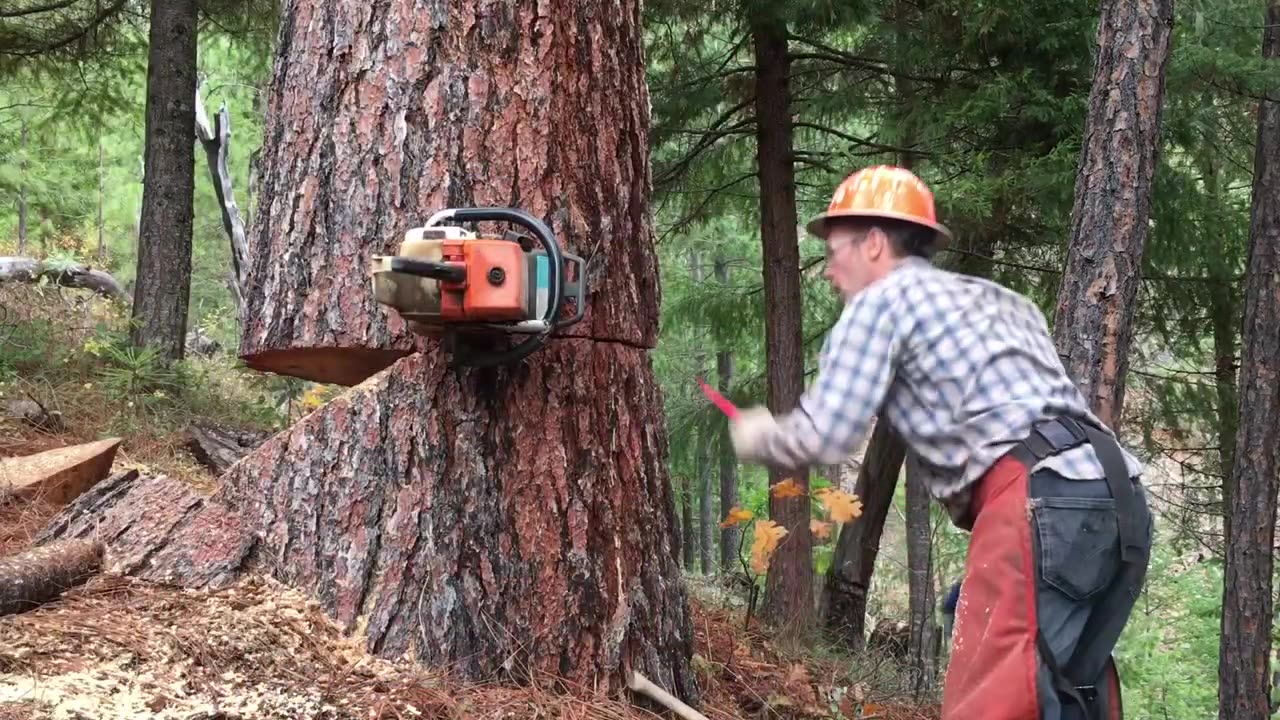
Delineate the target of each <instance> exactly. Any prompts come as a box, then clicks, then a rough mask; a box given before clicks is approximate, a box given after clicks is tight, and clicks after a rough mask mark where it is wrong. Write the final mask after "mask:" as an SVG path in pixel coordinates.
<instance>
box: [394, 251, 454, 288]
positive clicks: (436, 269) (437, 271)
mask: <svg viewBox="0 0 1280 720" xmlns="http://www.w3.org/2000/svg"><path fill="white" fill-rule="evenodd" d="M391 272H397V273H404V274H406V275H416V276H418V277H424V278H431V279H432V280H443V281H445V282H462V281H463V280H466V279H467V269H466V268H464V267H462V266H461V265H454V264H453V263H442V262H435V261H434V260H414V259H413V258H407V257H393V258H391Z"/></svg>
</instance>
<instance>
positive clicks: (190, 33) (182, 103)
mask: <svg viewBox="0 0 1280 720" xmlns="http://www.w3.org/2000/svg"><path fill="white" fill-rule="evenodd" d="M197 5H198V3H197V2H196V0H153V2H152V3H151V20H150V56H149V58H148V60H147V128H146V134H147V144H146V157H145V160H144V164H145V168H146V169H145V172H144V180H143V185H142V219H141V221H140V231H139V239H138V264H137V275H136V277H137V280H136V281H135V284H134V292H133V319H134V320H135V321H137V323H138V325H137V326H136V328H135V329H134V330H133V331H132V341H133V343H134V344H135V345H141V346H147V347H155V348H157V349H158V350H159V351H160V353H161V356H162V357H164V358H168V359H171V360H178V359H181V358H182V356H183V349H184V348H185V341H186V337H187V302H188V299H189V298H190V296H191V228H192V222H193V216H192V213H193V205H194V202H195V147H194V141H195V117H196V116H195V112H196V111H195V93H196V19H197Z"/></svg>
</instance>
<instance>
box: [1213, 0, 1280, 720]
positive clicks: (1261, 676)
mask: <svg viewBox="0 0 1280 720" xmlns="http://www.w3.org/2000/svg"><path fill="white" fill-rule="evenodd" d="M1265 17H1266V23H1265V25H1266V30H1265V31H1264V32H1263V41H1262V53H1263V57H1264V58H1267V59H1268V61H1269V65H1271V66H1272V67H1277V66H1280V0H1269V2H1268V3H1267V13H1266V16H1265ZM1273 75H1274V73H1273ZM1277 98H1280V83H1278V84H1276V85H1275V86H1273V89H1272V91H1271V93H1270V99H1268V100H1263V101H1262V102H1260V103H1259V107H1258V135H1257V138H1258V140H1257V145H1256V149H1255V152H1254V160H1253V172H1254V177H1253V212H1252V221H1251V223H1250V227H1249V265H1248V268H1249V270H1248V279H1247V280H1246V282H1245V298H1244V332H1243V336H1242V342H1241V365H1240V425H1239V430H1238V432H1237V436H1236V452H1235V456H1234V467H1233V468H1232V475H1233V480H1234V482H1233V486H1232V491H1231V506H1230V513H1231V535H1230V542H1229V543H1228V545H1227V553H1226V566H1225V572H1224V573H1223V598H1222V640H1221V645H1220V648H1219V653H1220V654H1219V657H1220V660H1219V665H1218V682H1219V688H1220V689H1219V692H1218V708H1219V709H1218V712H1219V717H1221V718H1224V720H1225V719H1227V718H1230V719H1231V720H1237V719H1239V720H1262V719H1263V718H1268V717H1271V716H1272V714H1273V713H1274V711H1273V710H1272V708H1271V707H1270V702H1269V701H1270V699H1271V692H1272V689H1273V688H1272V687H1271V686H1270V685H1271V680H1272V678H1271V677H1270V670H1271V667H1270V665H1271V642H1270V641H1271V630H1272V624H1273V621H1274V617H1273V615H1272V612H1273V606H1274V602H1273V596H1272V592H1273V585H1272V577H1273V574H1272V573H1273V567H1274V564H1275V559H1274V557H1273V552H1272V548H1273V547H1274V542H1275V527H1276V482H1277V480H1276V478H1277V475H1280V333H1277V331H1276V328H1277V327H1280V99H1277Z"/></svg>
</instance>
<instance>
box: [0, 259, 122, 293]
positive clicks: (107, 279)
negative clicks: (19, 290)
mask: <svg viewBox="0 0 1280 720" xmlns="http://www.w3.org/2000/svg"><path fill="white" fill-rule="evenodd" d="M41 278H47V279H48V281H49V282H51V283H53V284H54V285H60V286H62V287H67V288H80V289H82V290H92V291H93V292H96V293H98V294H99V295H102V296H103V297H107V298H111V299H112V300H115V301H117V302H121V303H124V304H125V305H128V304H130V302H131V301H132V299H131V298H130V297H129V293H127V292H125V290H124V286H123V285H121V284H120V282H119V281H118V280H116V279H115V278H114V277H112V276H111V274H110V273H107V272H104V271H102V270H94V269H93V268H91V267H89V266H87V265H81V264H79V263H56V264H55V263H44V262H41V261H39V260H36V259H34V258H29V257H19V256H8V257H0V282H29V283H34V282H39V281H40V279H41Z"/></svg>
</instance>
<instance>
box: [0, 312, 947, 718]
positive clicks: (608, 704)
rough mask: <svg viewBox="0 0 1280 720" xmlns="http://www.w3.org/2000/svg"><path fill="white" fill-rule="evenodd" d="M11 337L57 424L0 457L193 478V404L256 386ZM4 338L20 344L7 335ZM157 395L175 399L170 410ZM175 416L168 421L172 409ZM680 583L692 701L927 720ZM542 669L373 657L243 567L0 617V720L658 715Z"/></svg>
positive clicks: (37, 510) (94, 590)
mask: <svg viewBox="0 0 1280 720" xmlns="http://www.w3.org/2000/svg"><path fill="white" fill-rule="evenodd" d="M3 299H4V298H0V300H3ZM10 299H11V298H10ZM9 307H10V308H14V307H20V308H32V307H39V305H33V304H22V305H15V304H9ZM61 319H62V318H50V317H43V318H30V320H31V321H32V323H31V324H29V325H27V326H26V328H27V330H26V331H30V329H31V328H50V327H55V326H56V325H61V323H58V322H57V321H58V320H61ZM50 320H53V321H54V322H55V325H50V324H48V321H50ZM19 330H22V328H21V326H19ZM26 331H24V332H26ZM44 332H45V331H44V330H43V329H42V330H40V333H44ZM40 333H37V334H40ZM14 337H17V340H18V341H21V343H25V352H26V353H27V354H26V356H25V359H24V358H19V360H20V361H21V362H19V361H13V363H12V364H13V366H14V367H16V370H17V374H16V375H10V379H9V381H8V387H7V388H6V387H5V385H6V383H5V377H4V375H3V371H4V370H5V367H4V362H3V361H5V360H6V359H10V360H11V359H12V358H13V356H12V355H10V356H9V358H5V357H0V400H6V399H12V398H14V397H19V398H20V397H22V396H24V395H37V394H39V395H40V396H42V397H43V398H45V399H46V400H47V399H48V398H50V397H53V398H56V400H57V403H56V404H57V408H58V409H59V410H60V411H61V413H62V416H63V418H64V419H65V420H66V421H67V422H66V426H65V427H64V428H62V429H61V430H60V431H59V432H49V431H47V430H39V429H35V428H33V427H31V426H30V425H29V424H28V423H25V422H23V421H22V420H17V419H12V418H0V458H4V457H16V456H24V455H30V454H34V453H37V452H42V451H44V450H49V449H53V448H57V447H64V446H69V445H74V444H78V443H83V442H88V441H92V440H97V439H100V438H102V437H107V436H115V437H121V438H122V440H123V442H122V443H121V445H120V447H119V450H118V451H117V454H116V457H115V462H114V466H113V468H112V471H113V472H120V471H122V470H125V469H130V468H137V469H140V470H143V471H148V472H152V473H157V472H160V473H165V474H168V475H170V476H172V477H177V478H179V479H182V480H185V481H187V482H189V483H191V484H193V485H196V486H201V487H203V488H204V489H206V490H207V489H210V488H212V486H213V485H215V484H216V478H215V477H214V476H213V474H212V473H211V472H209V471H208V470H206V469H204V468H203V466H201V465H200V464H199V463H198V462H196V461H195V459H194V458H193V457H191V456H190V455H189V454H187V452H186V450H185V449H184V434H183V433H182V432H181V430H180V429H179V428H180V426H181V424H182V421H187V420H189V419H190V418H188V417H186V416H187V415H193V414H194V415H196V416H200V417H204V418H208V419H213V420H215V421H225V420H227V419H229V418H228V417H227V412H230V410H229V408H230V406H229V405H227V404H226V403H227V398H234V397H237V396H238V395H244V394H246V393H257V392H258V391H257V390H256V389H254V388H248V389H246V387H244V386H243V385H242V384H239V383H240V381H238V380H237V381H234V383H236V384H235V385H234V386H217V387H210V388H205V389H203V390H202V391H201V392H202V393H203V395H201V396H200V397H204V398H207V402H204V404H203V405H202V404H201V402H200V397H197V402H195V403H194V405H195V406H196V409H193V408H192V407H191V406H192V404H193V403H192V401H191V400H190V398H189V397H184V398H182V399H181V400H180V401H177V399H176V398H175V399H173V400H172V401H170V400H165V399H164V398H160V400H159V401H157V402H155V403H153V404H150V405H144V402H151V401H152V395H151V394H148V395H147V396H145V397H144V396H143V395H140V394H137V393H136V392H134V391H133V390H131V389H130V388H132V387H133V385H132V384H130V383H132V382H133V381H132V380H129V382H125V381H123V380H120V378H121V377H123V376H122V375H121V374H119V373H117V374H114V375H113V374H110V373H107V372H105V371H104V368H106V367H108V366H111V367H114V368H116V369H119V368H121V367H125V368H132V369H131V370H129V372H130V373H132V375H133V376H138V375H142V374H145V373H146V372H148V369H147V367H146V366H145V363H142V362H141V361H139V360H138V359H137V358H127V357H126V358H120V357H116V358H114V359H112V358H107V360H105V361H104V360H103V359H102V356H101V355H99V354H96V353H100V352H101V350H100V346H98V345H95V342H96V341H95V336H94V334H93V332H92V331H91V330H89V329H87V327H86V328H81V329H79V330H77V331H76V333H75V336H74V337H68V336H67V335H66V334H65V333H56V332H55V333H51V334H47V335H40V336H39V337H37V336H36V335H33V334H30V333H29V332H28V334H27V335H22V334H21V333H19V335H17V336H15V335H13V334H12V333H11V334H10V336H9V338H10V340H12V339H13V338H14ZM15 342H16V341H15ZM15 346H18V347H23V346H22V345H13V344H11V345H10V346H9V347H15ZM0 355H3V353H0ZM21 363H27V364H26V365H23V364H21ZM33 363H34V364H33ZM10 372H13V370H11V371H10ZM15 377H16V379H14V378H15ZM217 377H220V376H219V374H218V373H217V372H213V373H211V374H208V375H205V376H203V379H204V381H205V382H214V381H213V380H209V378H217ZM126 380H128V378H126ZM112 381H117V384H116V385H111V384H110V382H112ZM15 385H18V386H20V387H15ZM165 402H173V406H172V408H171V410H169V411H167V412H169V413H170V415H169V416H166V415H163V413H164V412H166V411H165V410H164V403H165ZM142 407H146V408H150V410H148V412H152V415H150V416H148V417H147V419H146V421H145V422H134V421H132V420H131V419H130V418H131V417H132V416H131V414H130V413H131V412H132V411H134V410H135V409H136V408H142ZM157 408H159V409H157ZM179 416H180V417H179ZM175 417H176V419H177V420H178V422H170V421H172V420H174V419H175ZM57 509H58V508H56V507H52V506H48V505H37V504H21V503H19V502H15V501H10V502H8V503H7V504H5V503H0V557H4V556H7V555H10V554H12V553H15V552H18V551H21V550H22V549H24V548H26V547H27V546H28V545H29V543H30V541H31V539H32V537H34V536H35V534H36V533H38V532H39V530H40V529H41V528H42V527H43V526H44V525H45V523H46V522H47V520H48V519H49V518H50V517H51V516H52V515H53V514H54V513H55V512H56V511H57ZM687 584H688V587H689V590H690V600H691V604H692V610H693V615H694V626H695V631H696V644H695V655H694V657H693V667H694V669H695V672H696V673H697V676H698V682H699V686H700V692H701V696H702V697H701V701H700V702H699V703H698V709H699V711H700V712H702V713H703V714H705V715H706V717H708V718H710V719H711V720H727V719H730V718H777V719H779V720H782V719H787V718H796V719H799V718H867V719H871V718H879V719H881V720H930V719H932V718H936V717H937V711H936V708H935V707H916V706H913V705H910V704H901V703H897V702H895V701H893V700H891V699H890V698H891V697H892V696H893V695H895V694H898V693H897V692H896V688H897V687H898V686H899V679H898V677H897V674H896V672H894V671H893V670H892V669H891V668H890V667H889V665H891V664H892V663H891V661H886V660H883V659H880V660H876V659H872V658H871V657H870V656H865V657H859V658H854V657H850V656H848V655H843V654H841V653H839V652H835V651H830V650H827V649H823V648H821V647H818V648H817V649H806V650H798V651H794V652H784V651H783V650H781V649H779V648H778V647H777V646H775V644H774V643H773V642H771V640H770V637H769V635H768V633H767V632H764V631H763V630H761V629H760V628H759V627H757V626H755V625H754V624H753V625H752V626H751V627H750V628H744V624H743V621H744V619H745V615H746V612H745V609H744V608H743V607H742V603H741V599H740V598H736V597H734V596H733V595H732V594H731V593H729V592H727V591H725V590H723V589H722V588H720V587H718V586H717V585H716V583H715V581H714V580H713V579H703V578H699V577H692V576H691V577H689V578H688V583H687ZM550 681H551V679H547V680H546V681H539V682H535V683H533V685H532V686H529V687H512V686H504V685H493V684H488V685H486V684H475V683H466V682H461V681H459V680H457V679H454V678H451V677H449V676H447V675H444V674H441V673H439V672H436V671H434V670H432V669H429V668H423V667H421V666H418V665H416V664H414V663H412V662H409V661H393V660H388V659H383V658H378V657H374V656H372V655H370V654H368V653H367V652H366V651H365V650H364V649H363V647H362V645H361V643H360V642H358V641H357V640H355V639H353V638H351V637H349V636H347V635H345V634H344V633H343V632H342V630H341V628H340V627H339V626H338V625H337V624H336V623H335V622H334V621H333V620H332V619H331V618H330V617H329V616H328V615H327V614H326V613H325V612H324V611H323V610H322V609H321V607H320V605H319V604H318V603H317V602H315V601H314V600H312V599H310V598H308V597H306V596H305V595H303V594H302V593H300V592H298V591H296V590H293V589H291V588H288V587H285V586H283V585H281V584H280V583H277V582H275V581H274V580H271V579H269V578H263V577H258V576H247V577H245V578H243V579H242V580H241V581H240V582H239V583H237V584H236V585H234V586H232V587H230V588H227V589H224V590H221V591H214V592H201V591H190V590H183V589H179V588H173V587H167V586H162V585H156V584H151V583H147V582H143V581H139V580H136V579H132V578H127V577H120V576H115V575H109V574H107V575H98V576H96V577H94V578H92V579H90V580H89V581H88V582H87V583H86V584H84V585H82V586H80V587H77V588H74V589H72V590H69V591H67V592H65V593H64V594H63V595H62V597H61V598H59V599H57V600H55V601H52V602H49V603H46V604H44V605H43V606H41V607H38V608H35V609H32V610H29V611H27V612H23V613H19V614H14V615H8V616H4V617H0V720H34V719H35V718H40V719H41V720H46V719H47V720H89V719H93V720H113V719H115V718H154V719H156V720H161V719H163V720H250V719H253V720H258V719H263V720H274V719H276V718H279V719H281V720H284V719H285V718H288V719H290V720H292V719H295V718H296V719H302V718H307V719H313V718H314V719H317V720H319V719H324V720H339V719H343V720H346V719H348V718H349V719H351V720H370V719H382V718H388V719H389V718H439V719H442V720H443V719H445V718H448V719H453V718H469V719H471V718H474V719H477V720H486V719H488V718H495V719H496V718H610V719H614V720H627V719H631V718H645V717H648V718H652V717H655V716H654V715H653V714H651V713H649V712H646V711H644V710H642V709H640V708H638V707H636V706H635V705H632V704H630V703H628V702H625V701H624V700H623V699H618V698H604V697H596V696H592V695H591V694H589V693H588V692H577V693H573V694H564V693H559V692H555V691H553V690H551V689H550V686H551V685H552V682H550Z"/></svg>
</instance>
